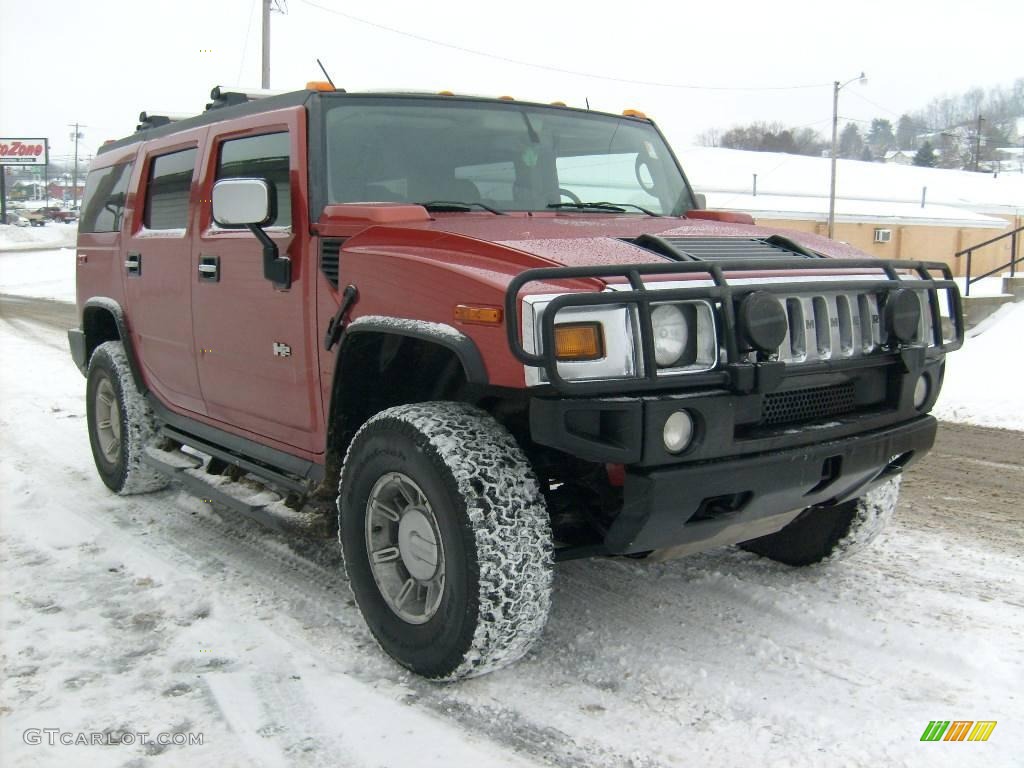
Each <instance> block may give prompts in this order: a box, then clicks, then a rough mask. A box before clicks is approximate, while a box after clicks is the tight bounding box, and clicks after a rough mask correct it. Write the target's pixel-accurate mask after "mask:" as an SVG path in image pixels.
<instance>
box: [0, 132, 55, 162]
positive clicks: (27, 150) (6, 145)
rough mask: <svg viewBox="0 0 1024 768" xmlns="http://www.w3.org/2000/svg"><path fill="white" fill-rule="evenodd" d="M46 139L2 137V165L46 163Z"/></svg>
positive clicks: (0, 147) (0, 149) (0, 148)
mask: <svg viewBox="0 0 1024 768" xmlns="http://www.w3.org/2000/svg"><path fill="white" fill-rule="evenodd" d="M46 146H47V141H46V139H4V138H0V165H46Z"/></svg>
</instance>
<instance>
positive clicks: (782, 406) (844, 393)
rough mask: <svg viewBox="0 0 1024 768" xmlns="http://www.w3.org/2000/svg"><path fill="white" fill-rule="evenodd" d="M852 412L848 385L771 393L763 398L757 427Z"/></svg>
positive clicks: (817, 419)
mask: <svg viewBox="0 0 1024 768" xmlns="http://www.w3.org/2000/svg"><path fill="white" fill-rule="evenodd" d="M855 408H856V404H855V402H854V399H853V382H852V381H847V382H844V383H842V384H833V385H830V386H827V387H809V388H807V389H795V390H792V391H791V392H775V393H772V394H769V395H765V398H764V413H763V416H762V419H761V423H762V424H764V425H765V426H778V425H780V424H801V423H804V422H809V421H819V420H821V419H826V418H828V417H830V416H840V415H842V414H846V413H851V412H852V411H853V410H854V409H855Z"/></svg>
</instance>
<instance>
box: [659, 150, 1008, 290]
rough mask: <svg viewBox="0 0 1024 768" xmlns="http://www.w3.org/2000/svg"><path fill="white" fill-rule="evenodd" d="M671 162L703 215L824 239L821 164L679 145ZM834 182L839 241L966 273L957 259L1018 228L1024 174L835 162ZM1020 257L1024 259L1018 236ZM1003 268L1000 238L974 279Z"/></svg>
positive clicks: (979, 255) (825, 169)
mask: <svg viewBox="0 0 1024 768" xmlns="http://www.w3.org/2000/svg"><path fill="white" fill-rule="evenodd" d="M677 155H678V156H679V159H680V162H681V163H682V164H683V168H684V169H685V171H686V173H687V176H688V177H689V178H690V182H691V183H692V184H693V186H694V188H695V189H696V191H698V192H702V193H704V194H705V195H706V197H707V203H708V208H714V209H720V210H729V211H738V212H744V213H749V214H750V215H751V216H753V217H754V219H755V221H757V222H758V223H764V224H771V225H772V226H780V227H785V228H788V229H794V230H798V231H802V232H816V233H818V234H821V235H825V234H826V233H827V229H828V203H829V201H828V194H829V180H830V170H831V167H830V166H831V164H830V162H829V160H828V159H827V158H817V157H804V156H799V155H782V154H775V153H765V152H747V151H742V150H731V149H718V148H709V147H693V148H683V149H681V150H678V151H677ZM836 179H837V183H836V189H837V192H836V215H835V222H836V223H835V237H836V239H837V240H842V241H845V242H848V243H850V245H853V246H854V247H856V248H858V249H860V250H862V251H865V252H866V253H870V254H872V255H875V256H881V257H886V258H904V259H927V260H937V261H944V262H946V263H948V264H949V265H950V266H951V267H952V268H953V271H954V274H957V275H963V274H965V273H966V270H967V264H966V258H965V257H960V258H956V257H955V256H954V254H956V253H957V252H959V251H962V250H964V249H965V248H968V247H970V246H972V245H976V244H978V243H982V242H984V241H986V240H990V239H992V238H995V237H998V236H999V235H1001V234H1003V233H1006V232H1009V231H1011V230H1012V229H1015V228H1018V227H1022V226H1024V174H1008V173H1003V174H999V175H998V176H993V175H992V174H988V173H971V172H968V171H949V170H940V169H936V168H918V167H914V166H909V167H908V166H902V165H896V164H883V163H869V162H860V161H855V160H840V161H838V163H837V173H836ZM1017 256H1018V258H1020V257H1024V232H1022V233H1020V235H1018V249H1017ZM1009 261H1010V239H1009V238H1006V239H1005V240H1002V241H1000V242H999V243H996V244H994V245H991V246H987V247H985V248H983V249H981V250H979V251H977V252H975V253H974V255H973V265H972V274H973V275H978V274H981V273H983V272H986V271H988V270H990V269H994V268H996V267H998V266H999V265H1001V264H1004V263H1007V262H1009Z"/></svg>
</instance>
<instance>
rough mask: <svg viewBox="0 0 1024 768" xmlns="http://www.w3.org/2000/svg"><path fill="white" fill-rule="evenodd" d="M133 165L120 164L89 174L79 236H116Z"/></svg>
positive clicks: (122, 214)
mask: <svg viewBox="0 0 1024 768" xmlns="http://www.w3.org/2000/svg"><path fill="white" fill-rule="evenodd" d="M131 176H132V164H131V163H121V164H120V165H112V166H110V167H109V168H97V169H96V170H95V171H90V172H89V176H88V177H87V178H86V181H85V198H84V199H83V201H82V218H81V221H79V223H78V231H79V232H119V231H120V229H121V219H122V218H123V217H124V201H125V197H126V196H127V194H128V180H129V179H130V178H131Z"/></svg>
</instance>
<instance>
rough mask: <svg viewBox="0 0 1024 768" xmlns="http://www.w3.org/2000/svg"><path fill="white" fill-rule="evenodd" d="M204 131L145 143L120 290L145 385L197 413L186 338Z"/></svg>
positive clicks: (191, 349) (198, 398)
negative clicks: (196, 202)
mask: <svg viewBox="0 0 1024 768" xmlns="http://www.w3.org/2000/svg"><path fill="white" fill-rule="evenodd" d="M206 131H207V129H206V128H199V129H195V130H192V131H187V132H183V133H179V134H175V135H174V136H171V137H167V138H164V139H159V140H156V141H152V142H149V143H147V144H146V145H145V147H144V148H143V150H142V152H141V154H140V157H139V163H140V171H139V172H140V176H139V194H138V197H137V203H136V207H135V210H134V212H133V217H132V219H133V220H132V223H131V228H130V231H129V232H128V236H127V238H126V240H125V260H124V266H123V270H124V286H125V298H126V301H127V304H128V320H129V327H130V328H131V334H132V340H133V342H134V344H135V350H136V353H137V355H138V358H139V361H140V363H141V366H142V373H143V376H144V378H145V380H146V383H147V385H148V386H149V387H150V389H152V390H153V391H154V392H155V393H156V394H157V396H158V397H159V398H160V399H161V400H162V401H163V402H165V403H167V404H169V405H172V406H177V407H178V408H179V409H185V410H188V411H193V412H196V413H203V412H205V406H204V404H203V398H202V393H201V391H200V389H199V374H198V371H197V369H196V351H197V350H196V348H195V345H194V343H193V338H192V276H193V274H194V273H195V272H194V269H193V267H192V263H191V262H192V248H191V244H190V237H191V235H192V233H193V232H194V229H195V222H194V221H193V215H192V214H193V209H194V207H195V206H194V205H193V203H194V198H195V191H196V186H195V178H196V167H197V165H198V161H199V157H200V154H199V149H200V146H201V144H202V141H203V138H204V136H205V134H206Z"/></svg>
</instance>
